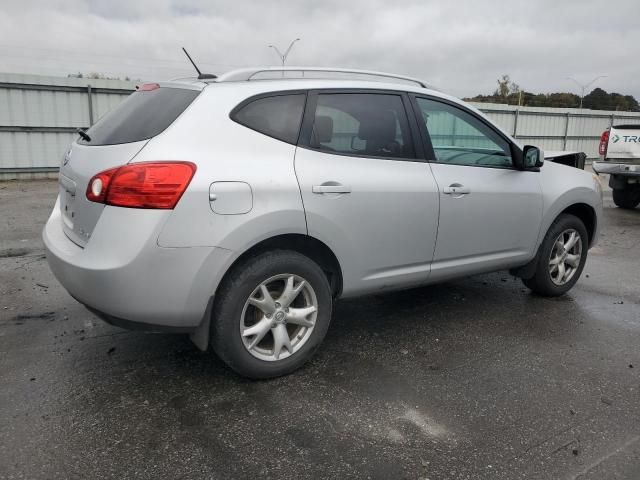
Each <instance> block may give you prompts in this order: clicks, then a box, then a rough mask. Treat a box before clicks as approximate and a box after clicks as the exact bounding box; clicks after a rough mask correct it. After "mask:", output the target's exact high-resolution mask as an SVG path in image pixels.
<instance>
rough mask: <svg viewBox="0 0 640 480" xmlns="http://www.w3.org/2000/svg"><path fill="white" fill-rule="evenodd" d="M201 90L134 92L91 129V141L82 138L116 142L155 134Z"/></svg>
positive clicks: (144, 137) (91, 143)
mask: <svg viewBox="0 0 640 480" xmlns="http://www.w3.org/2000/svg"><path fill="white" fill-rule="evenodd" d="M199 93H200V91H198V90H187V89H183V88H166V87H161V88H156V89H155V90H148V91H138V92H134V93H132V94H131V95H130V96H129V97H128V98H127V99H126V100H125V101H124V102H122V103H121V104H120V105H118V106H117V107H116V108H114V109H113V110H111V111H110V112H109V113H107V114H106V115H105V116H103V117H102V118H101V119H100V120H98V122H96V123H95V125H93V126H92V127H91V128H90V129H89V130H87V134H88V135H89V137H90V138H91V141H85V140H84V139H82V138H80V139H79V140H78V142H79V143H82V144H84V145H115V144H118V143H131V142H139V141H140V140H147V139H149V138H151V137H155V136H156V135H158V134H159V133H160V132H162V131H163V130H164V129H165V128H167V127H168V126H169V125H171V124H172V123H173V121H174V120H175V119H176V118H178V115H180V114H181V113H182V112H184V110H185V109H186V108H187V107H188V106H189V105H190V104H191V102H193V100H194V99H195V98H196V97H197V96H198V94H199Z"/></svg>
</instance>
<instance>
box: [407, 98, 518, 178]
mask: <svg viewBox="0 0 640 480" xmlns="http://www.w3.org/2000/svg"><path fill="white" fill-rule="evenodd" d="M417 101H418V106H419V108H420V112H421V114H422V120H423V121H424V124H425V126H426V129H427V134H428V135H429V137H430V139H431V144H432V145H433V150H434V152H435V155H436V158H435V159H436V160H437V161H438V162H440V163H452V164H456V165H478V166H485V167H511V165H512V163H511V150H510V148H509V143H508V142H507V141H506V140H505V139H504V138H502V137H501V136H500V135H498V134H497V133H496V132H495V131H494V130H492V129H491V128H489V127H488V126H487V125H486V124H484V123H483V122H482V121H480V120H479V119H477V118H475V117H474V116H473V115H471V114H469V113H467V112H465V111H464V110H461V109H459V108H456V107H454V106H451V105H449V104H446V103H441V102H436V101H433V100H427V99H425V98H418V99H417Z"/></svg>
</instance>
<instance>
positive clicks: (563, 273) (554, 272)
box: [549, 228, 582, 285]
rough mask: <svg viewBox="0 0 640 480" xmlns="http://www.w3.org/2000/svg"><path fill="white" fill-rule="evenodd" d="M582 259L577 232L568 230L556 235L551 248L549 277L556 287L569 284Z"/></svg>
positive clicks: (580, 243) (580, 244) (571, 229)
mask: <svg viewBox="0 0 640 480" xmlns="http://www.w3.org/2000/svg"><path fill="white" fill-rule="evenodd" d="M581 259H582V239H581V238H580V234H579V233H578V232H577V230H575V229H573V228H569V229H567V230H565V231H564V232H562V233H561V234H560V235H558V238H556V241H555V242H554V243H553V247H552V248H551V255H550V257H549V275H550V276H551V281H552V282H553V283H555V284H556V285H564V284H566V283H567V282H569V281H570V280H571V279H572V278H573V276H574V275H575V274H576V272H577V271H578V267H579V266H580V260H581Z"/></svg>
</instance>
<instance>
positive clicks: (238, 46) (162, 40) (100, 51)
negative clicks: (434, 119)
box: [0, 0, 640, 97]
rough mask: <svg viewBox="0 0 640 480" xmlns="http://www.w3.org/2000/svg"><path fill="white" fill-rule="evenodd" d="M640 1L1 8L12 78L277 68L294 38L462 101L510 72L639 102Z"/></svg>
mask: <svg viewBox="0 0 640 480" xmlns="http://www.w3.org/2000/svg"><path fill="white" fill-rule="evenodd" d="M639 16H640V3H638V2H637V0H625V1H623V0H620V1H613V2H608V3H607V4H606V5H605V6H603V4H602V3H601V2H597V3H596V2H595V1H580V2H578V1H563V2H559V1H557V0H556V1H551V0H539V1H520V0H517V1H516V0H513V1H510V2H504V1H498V0H487V1H483V2H479V1H477V0H461V1H456V2H453V1H449V2H442V1H441V0H438V1H431V0H420V1H418V0H395V1H393V2H390V1H388V0H386V1H383V0H350V1H337V0H330V1H324V2H322V1H311V0H301V1H295V2H294V1H291V2H287V1H284V0H263V1H254V2H247V1H238V0H235V1H222V0H213V1H212V0H183V1H178V0H154V1H151V0H141V1H132V0H112V1H108V2H107V1H104V0H103V1H100V0H51V1H49V2H37V1H33V0H24V1H20V2H17V1H10V2H8V4H7V2H3V9H2V11H0V31H2V32H3V34H4V35H3V36H2V38H1V39H0V71H16V72H26V73H41V74H49V75H66V74H67V73H72V72H77V71H83V72H90V71H96V72H102V73H106V74H109V75H116V76H125V75H128V76H131V77H134V78H142V79H167V78H172V77H176V76H184V75H190V74H191V73H192V71H191V69H190V65H189V64H188V63H187V62H186V59H184V57H183V56H182V53H181V51H180V47H181V46H185V47H187V49H188V50H189V51H190V52H191V54H192V56H193V57H194V58H195V59H196V60H197V62H198V63H199V64H201V65H202V67H204V68H203V69H205V70H207V71H210V72H213V73H221V72H224V71H226V70H230V69H232V68H234V67H236V66H248V65H265V64H277V57H276V56H275V54H274V53H273V52H272V51H270V50H269V49H268V48H267V45H268V44H271V43H274V44H276V45H279V46H281V48H285V47H286V46H287V45H288V43H289V41H290V40H292V39H293V38H296V37H300V38H301V39H302V40H301V41H300V42H299V43H298V44H296V46H295V47H294V49H293V50H292V52H291V55H290V57H289V64H291V65H322V66H329V65H331V66H343V67H357V68H366V69H372V70H386V71H392V72H397V73H404V74H407V75H411V76H416V77H420V78H424V79H425V80H426V81H427V82H430V83H432V84H434V85H437V86H439V87H440V88H441V89H443V90H445V91H448V92H451V93H453V94H454V95H458V96H465V95H473V94H476V93H490V92H491V91H493V90H494V88H495V80H496V78H498V76H500V75H501V74H503V73H508V74H510V75H511V77H512V79H513V80H514V81H516V82H517V83H518V84H520V85H521V86H522V87H523V88H525V89H526V90H529V91H534V92H548V91H563V90H564V91H567V90H574V91H575V90H576V88H577V87H576V85H575V84H573V83H572V82H570V81H568V80H566V77H568V76H573V77H574V78H577V79H578V80H580V81H582V82H584V83H587V82H588V81H590V80H591V79H593V78H595V77H596V76H598V75H607V78H605V79H602V80H600V81H599V83H598V85H599V86H601V87H602V88H604V89H605V90H608V91H618V92H620V93H625V94H633V95H635V96H636V97H640V85H639V84H638V81H637V79H638V78H640V66H638V63H637V62H634V61H632V58H633V56H634V54H633V48H635V46H636V45H638V44H640V22H638V18H639Z"/></svg>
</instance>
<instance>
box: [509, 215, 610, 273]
mask: <svg viewBox="0 0 640 480" xmlns="http://www.w3.org/2000/svg"><path fill="white" fill-rule="evenodd" d="M563 214H570V215H573V216H575V217H577V218H579V219H580V220H581V221H582V223H583V224H584V226H585V228H586V229H587V235H588V236H589V248H590V247H591V245H593V243H594V241H595V236H596V232H597V228H598V223H597V222H598V217H597V214H596V211H595V209H594V208H593V207H592V206H591V205H589V204H587V203H581V202H578V203H574V204H571V205H569V206H568V207H565V208H564V210H561V211H560V212H558V214H557V215H556V216H555V217H553V219H552V220H551V222H550V224H549V225H548V226H547V228H546V229H545V230H544V231H542V232H541V236H540V241H539V242H538V246H537V249H536V254H535V256H534V257H533V258H532V259H531V260H530V261H529V262H527V263H526V264H525V265H522V266H520V267H516V268H512V269H510V270H509V272H510V273H511V274H512V275H514V276H516V277H520V278H523V279H526V278H531V277H532V276H533V274H534V272H535V268H536V265H537V263H538V258H539V255H540V248H541V247H542V242H543V240H544V237H545V235H546V234H547V232H548V231H549V229H550V228H551V226H552V225H553V223H554V222H555V221H556V220H557V219H558V217H560V215H563Z"/></svg>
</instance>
